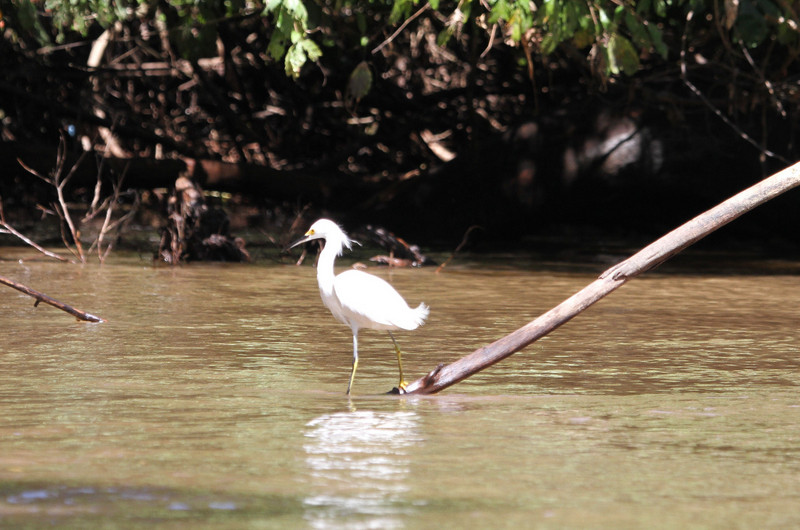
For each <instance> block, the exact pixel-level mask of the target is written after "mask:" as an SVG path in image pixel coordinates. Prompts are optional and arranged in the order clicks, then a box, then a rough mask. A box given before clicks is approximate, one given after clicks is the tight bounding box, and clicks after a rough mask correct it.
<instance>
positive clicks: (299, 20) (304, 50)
mask: <svg viewBox="0 0 800 530" xmlns="http://www.w3.org/2000/svg"><path fill="white" fill-rule="evenodd" d="M264 15H265V16H271V17H272V19H273V22H274V24H275V27H274V31H273V32H272V36H271V37H270V41H269V46H268V48H267V50H268V52H269V55H270V57H272V58H273V59H274V60H276V61H279V60H281V58H283V60H284V69H285V70H286V75H288V76H291V77H293V78H295V79H296V78H297V77H298V76H299V75H300V69H301V68H302V67H303V65H304V64H305V63H306V61H309V60H310V61H316V60H317V59H319V58H320V56H321V55H322V50H321V49H320V47H319V46H318V45H317V43H315V42H314V41H313V40H311V39H310V38H309V37H308V10H307V9H306V6H305V4H303V2H302V1H301V0H267V5H266V6H265V7H264Z"/></svg>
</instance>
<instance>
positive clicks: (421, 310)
mask: <svg viewBox="0 0 800 530" xmlns="http://www.w3.org/2000/svg"><path fill="white" fill-rule="evenodd" d="M412 311H413V312H414V321H415V323H416V326H414V327H415V328H416V327H419V326H421V325H422V324H424V323H425V319H426V318H428V313H430V311H431V309H430V308H429V307H428V306H426V305H425V302H423V303H421V304H419V305H418V306H417V308H416V309H413V310H412Z"/></svg>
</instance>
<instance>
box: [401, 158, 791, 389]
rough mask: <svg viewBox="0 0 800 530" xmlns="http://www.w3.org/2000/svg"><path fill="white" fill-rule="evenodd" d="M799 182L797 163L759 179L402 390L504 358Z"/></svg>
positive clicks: (436, 384) (448, 381)
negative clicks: (524, 321) (522, 322)
mask: <svg viewBox="0 0 800 530" xmlns="http://www.w3.org/2000/svg"><path fill="white" fill-rule="evenodd" d="M798 185H800V163H796V164H794V165H792V166H790V167H788V168H786V169H784V170H782V171H780V172H778V173H776V174H774V175H772V176H771V177H769V178H766V179H764V180H762V181H761V182H759V183H758V184H756V185H754V186H752V187H750V188H747V189H746V190H744V191H742V192H740V193H738V194H737V195H734V196H733V197H731V198H730V199H728V200H726V201H724V202H722V203H721V204H719V205H717V206H715V207H714V208H712V209H710V210H708V211H706V212H704V213H702V214H700V215H698V216H697V217H695V218H694V219H692V220H691V221H689V222H687V223H685V224H683V225H681V226H680V227H678V228H676V229H675V230H673V231H672V232H670V233H668V234H667V235H665V236H663V237H662V238H660V239H658V240H656V241H655V242H653V243H651V244H650V245H648V246H647V247H645V248H644V249H642V250H640V251H639V252H637V253H636V254H634V255H633V256H631V257H630V258H628V259H626V260H625V261H623V262H621V263H619V264H617V265H615V266H613V267H611V268H610V269H608V270H607V271H605V272H604V273H603V274H601V275H600V277H599V278H598V279H597V280H595V281H594V282H592V283H590V284H589V285H587V286H586V287H584V288H583V289H582V290H581V291H579V292H577V293H576V294H574V295H572V296H571V297H569V298H568V299H566V300H564V301H563V302H561V303H560V304H559V305H557V306H556V307H554V308H553V309H551V310H550V311H548V312H546V313H544V314H543V315H541V316H540V317H539V318H537V319H535V320H533V321H531V322H529V323H528V324H526V325H525V326H523V327H521V328H519V329H518V330H516V331H514V332H513V333H511V334H509V335H506V336H505V337H503V338H501V339H499V340H497V341H495V342H493V343H492V344H489V345H488V346H484V347H482V348H479V349H478V350H476V351H474V352H472V353H471V354H469V355H467V356H466V357H462V358H461V359H459V360H457V361H455V362H453V363H451V364H449V365H444V364H440V365H439V366H438V367H436V368H435V369H434V370H433V371H431V372H430V373H429V374H427V375H426V376H424V377H421V378H420V379H417V380H416V381H414V382H413V383H411V384H409V385H408V386H407V387H406V389H405V393H406V394H434V393H436V392H439V391H440V390H443V389H445V388H447V387H449V386H451V385H454V384H456V383H458V382H459V381H462V380H464V379H466V378H468V377H469V376H471V375H474V374H476V373H478V372H480V371H481V370H483V369H484V368H488V367H489V366H491V365H493V364H495V363H497V362H499V361H502V360H503V359H505V358H506V357H508V356H510V355H512V354H514V353H516V352H518V351H519V350H521V349H523V348H524V347H526V346H528V345H529V344H531V343H532V342H534V341H536V340H538V339H539V338H541V337H543V336H545V335H547V334H548V333H550V332H551V331H553V330H554V329H556V328H558V327H559V326H561V325H562V324H564V323H566V322H568V321H569V320H570V319H572V318H573V317H575V316H576V315H578V314H579V313H581V312H582V311H584V310H585V309H587V308H588V307H589V306H591V305H592V304H594V303H595V302H597V301H598V300H600V299H601V298H603V297H604V296H606V295H608V294H610V293H611V292H613V291H615V290H616V289H617V288H619V287H621V286H622V285H623V284H624V283H625V282H627V281H628V280H629V279H631V278H633V277H635V276H638V275H639V274H642V273H643V272H646V271H648V270H650V269H652V268H654V267H656V266H658V265H659V264H661V263H663V262H664V261H666V260H667V259H669V258H670V257H672V256H674V255H675V254H677V253H678V252H680V251H681V250H683V249H685V248H686V247H688V246H689V245H691V244H693V243H695V242H697V241H699V240H700V239H702V238H703V237H705V236H707V235H708V234H710V233H711V232H714V231H715V230H717V229H718V228H720V227H722V226H724V225H726V224H728V223H730V222H731V221H733V220H734V219H736V218H738V217H739V216H741V215H742V214H745V213H747V212H749V211H750V210H752V209H753V208H755V207H757V206H759V205H761V204H763V203H765V202H767V201H769V200H771V199H773V198H775V197H777V196H778V195H780V194H782V193H784V192H786V191H788V190H790V189H792V188H794V187H796V186H798Z"/></svg>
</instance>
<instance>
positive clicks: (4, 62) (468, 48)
mask: <svg viewBox="0 0 800 530" xmlns="http://www.w3.org/2000/svg"><path fill="white" fill-rule="evenodd" d="M0 12H1V13H2V14H0V67H2V71H3V73H4V75H3V78H2V79H0V118H2V119H0V138H1V139H2V140H3V142H0V145H3V144H5V147H2V148H0V156H1V157H2V158H3V160H2V162H3V167H4V168H9V169H8V173H6V174H5V176H4V177H3V181H2V183H0V185H1V186H2V187H1V188H0V193H2V195H3V197H4V200H5V202H6V203H7V204H8V203H9V202H10V201H11V202H14V201H13V199H12V197H18V198H19V199H18V200H17V201H16V204H12V205H11V206H17V207H18V208H19V209H21V210H25V209H28V210H32V209H33V208H34V206H35V204H36V202H37V201H41V198H40V197H38V196H37V195H36V193H34V194H33V195H32V196H29V195H28V194H27V193H28V191H29V190H27V189H26V191H24V192H23V191H22V188H25V187H26V186H27V185H28V184H29V183H30V181H31V178H30V176H29V175H28V174H27V172H26V171H25V170H23V169H22V168H21V167H19V165H18V164H16V158H17V157H20V158H22V159H23V160H24V161H25V163H26V164H28V165H32V166H33V165H35V164H36V163H41V164H42V165H41V166H39V167H37V168H36V169H37V170H38V171H39V172H40V173H47V172H48V171H49V169H48V167H47V164H48V163H49V164H50V165H51V166H52V165H53V163H52V160H54V159H55V152H56V145H57V143H58V138H59V136H60V135H61V134H63V135H64V136H65V137H66V139H67V142H68V144H70V147H69V148H68V149H67V151H68V152H69V153H75V154H76V155H77V153H79V152H81V151H86V150H89V151H91V152H94V153H96V154H97V156H98V160H99V159H100V157H102V156H106V157H111V158H114V159H123V160H131V159H139V158H145V159H149V160H162V161H164V163H163V164H155V165H153V164H149V165H147V166H146V169H141V168H139V167H138V166H136V165H135V164H134V165H129V166H128V170H127V174H126V177H125V186H126V187H131V188H134V189H143V188H152V187H154V186H155V187H159V186H161V187H169V186H171V185H172V183H174V181H175V178H176V177H177V176H178V172H179V171H180V170H181V168H183V167H184V165H188V166H189V170H188V171H189V173H190V174H192V175H194V176H195V177H197V178H198V179H200V180H201V181H202V182H203V183H204V184H205V185H206V188H210V187H212V188H213V187H216V188H219V189H222V190H227V191H231V192H234V193H235V196H236V197H237V200H239V201H241V202H242V203H243V204H250V205H256V206H257V207H259V208H261V211H262V212H264V211H267V212H271V215H273V216H274V217H273V218H275V219H277V218H280V217H282V216H281V215H279V214H278V213H276V212H279V211H283V212H284V213H290V212H291V211H293V210H294V209H296V208H297V207H298V206H302V205H305V204H311V205H312V207H313V208H316V209H321V208H328V209H338V210H340V211H347V212H349V213H350V214H352V215H356V216H358V214H361V218H362V219H377V220H381V221H383V222H389V223H390V224H392V225H393V226H397V227H402V228H403V229H404V230H409V231H415V233H423V232H425V231H429V230H431V227H432V226H437V227H439V233H440V234H443V235H446V236H447V237H450V238H453V237H460V234H461V233H463V231H464V230H465V229H466V228H467V227H468V226H470V225H471V224H474V223H480V224H482V225H484V226H487V227H489V228H490V229H492V228H496V229H497V230H498V231H504V230H505V231H508V229H509V227H511V226H513V227H516V232H515V233H525V232H527V231H530V230H533V228H531V227H532V225H533V223H536V224H537V225H540V224H541V222H542V221H543V220H547V221H552V220H554V219H555V220H557V219H561V220H564V219H566V218H569V219H571V220H576V221H577V222H580V223H584V224H585V223H587V222H593V221H595V220H598V211H600V210H602V211H605V212H606V213H609V214H610V216H611V218H613V219H616V218H615V215H617V216H618V215H619V208H618V206H619V205H620V204H623V203H622V201H623V200H624V201H627V202H625V204H629V202H630V198H631V194H630V193H627V194H621V193H620V190H627V191H628V192H630V191H631V190H633V197H634V200H635V201H638V202H639V203H640V207H639V208H638V209H637V208H633V209H632V210H631V211H630V212H628V213H627V214H626V215H628V216H634V217H635V216H637V215H638V216H640V218H641V217H642V216H645V217H646V216H647V214H652V212H653V211H654V209H657V208H654V205H653V204H648V201H649V200H650V199H652V197H654V196H658V197H659V198H664V197H667V198H669V197H670V193H666V194H665V193H664V190H665V189H667V190H670V192H671V193H673V194H674V195H675V196H681V197H684V199H685V198H686V196H685V195H684V194H685V193H686V190H687V188H689V187H691V188H692V190H693V191H694V192H696V191H697V187H698V182H699V181H698V179H701V182H700V186H699V187H700V193H689V196H696V197H699V199H698V201H697V202H698V203H704V201H706V202H707V201H709V200H712V199H716V198H717V196H719V195H724V194H725V193H727V192H729V191H731V190H733V189H736V188H737V187H739V185H740V184H741V183H742V182H750V181H753V180H754V179H757V178H759V177H760V176H762V175H763V174H764V173H767V172H769V171H771V170H773V169H775V168H776V167H781V166H783V165H785V164H786V163H787V162H789V161H792V160H794V159H796V158H797V146H796V142H795V135H796V132H797V123H798V120H797V119H796V115H797V112H798V108H797V106H798V103H800V85H799V84H798V82H800V77H799V76H800V69H798V53H799V52H800V26H799V25H798V24H800V17H798V13H797V12H796V10H795V7H794V5H793V4H792V3H791V2H786V1H784V0H738V1H736V0H718V1H702V0H644V1H640V2H629V1H620V0H616V1H607V0H596V1H595V0H591V1H589V0H587V1H574V0H534V1H520V0H460V1H457V2H454V1H450V0H430V1H428V2H421V1H419V0H394V1H390V0H313V1H312V0H305V1H304V0H267V1H266V2H261V1H241V0H227V1H224V2H223V1H211V0H191V1H190V0H178V1H172V2H166V1H128V2H124V1H122V2H114V1H108V0H41V1H31V0H12V1H9V0H0ZM12 142H13V143H12ZM171 161H181V163H180V164H179V165H177V166H176V165H175V164H170V163H169V162H171ZM211 161H215V162H214V163H212V162H211ZM216 163H227V164H234V165H235V166H234V168H233V169H232V168H231V166H227V165H224V164H223V165H219V164H218V165H214V164H216ZM99 165H100V163H99V162H96V163H95V164H94V165H93V166H92V167H93V169H94V170H95V172H96V170H97V167H98V166H99ZM121 167H122V166H118V165H116V166H115V165H114V164H111V163H109V164H106V165H105V166H104V168H103V170H104V171H105V172H107V173H109V178H111V179H112V181H116V180H114V179H117V178H118V174H119V173H122V171H123V170H122V169H120V168H121ZM115 168H116V169H115ZM176 168H177V169H176ZM115 171H116V173H117V176H114V172H115ZM112 177H113V178H112ZM702 179H706V180H707V186H704V185H703V183H702ZM34 180H35V179H34ZM77 180H79V179H78V178H77V177H76V181H77ZM89 182H91V181H89ZM709 188H711V189H713V190H714V191H713V192H710V191H708V189H709ZM81 189H83V190H84V191H83V193H84V194H86V195H87V197H88V196H90V195H91V189H92V187H91V186H90V185H87V186H84V188H80V187H78V189H77V191H75V193H76V194H79V193H80V190H81ZM107 189H108V190H109V193H110V190H111V187H110V186H108V187H107ZM645 189H647V190H650V191H649V192H645V191H643V190H645ZM87 190H88V191H87ZM652 190H655V191H652ZM643 193H644V195H642V194H643ZM648 193H650V194H649V195H648ZM123 195H124V194H123ZM23 197H25V198H23ZM581 197H583V198H582V199H581ZM573 198H574V199H575V200H572V199H573ZM86 200H87V201H88V198H87V199H86ZM609 201H611V202H609ZM614 201H618V202H614ZM145 202H146V201H145ZM687 202H688V205H687ZM615 205H616V206H615ZM657 206H660V205H657ZM664 208H665V209H666V210H668V211H669V213H668V214H665V215H664V216H662V217H661V218H660V219H659V220H660V222H662V223H665V224H670V223H672V222H673V221H674V220H680V219H682V218H683V217H684V216H685V215H686V214H687V213H688V212H691V211H693V210H692V209H693V208H694V204H692V201H690V200H689V201H686V200H683V201H682V204H681V205H680V207H677V208H673V207H672V206H670V205H664ZM7 209H9V207H7ZM454 212H460V213H456V214H454ZM520 227H522V228H520ZM456 234H458V236H456Z"/></svg>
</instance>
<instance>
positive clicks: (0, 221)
mask: <svg viewBox="0 0 800 530" xmlns="http://www.w3.org/2000/svg"><path fill="white" fill-rule="evenodd" d="M0 226H2V227H3V229H2V230H0V232H6V233H8V234H11V235H13V236H16V237H18V238H19V239H21V240H22V241H24V242H25V243H27V244H28V245H30V246H32V247H33V248H35V249H36V250H38V251H39V252H41V253H42V254H44V255H45V256H47V257H49V258H54V259H57V260H59V261H69V260H68V259H67V258H65V257H64V256H61V255H59V254H56V253H55V252H50V251H49V250H47V249H46V248H43V247H41V246H39V245H38V244H36V242H34V241H33V240H31V239H28V238H27V237H25V236H24V235H22V234H21V233H20V232H18V231H17V230H16V229H15V228H14V227H13V226H11V225H10V224H8V223H7V222H6V214H5V210H4V209H3V198H2V197H0Z"/></svg>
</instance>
